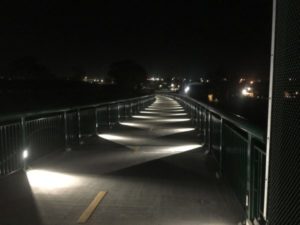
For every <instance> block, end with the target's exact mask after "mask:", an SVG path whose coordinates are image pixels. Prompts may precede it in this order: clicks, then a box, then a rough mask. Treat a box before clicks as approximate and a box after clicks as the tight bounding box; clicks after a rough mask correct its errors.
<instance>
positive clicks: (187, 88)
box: [184, 86, 190, 94]
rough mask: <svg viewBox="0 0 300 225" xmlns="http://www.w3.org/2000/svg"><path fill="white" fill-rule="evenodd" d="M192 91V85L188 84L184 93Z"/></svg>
mask: <svg viewBox="0 0 300 225" xmlns="http://www.w3.org/2000/svg"><path fill="white" fill-rule="evenodd" d="M189 91H190V86H187V87H186V88H185V89H184V93H186V94H187V93H188V92H189Z"/></svg>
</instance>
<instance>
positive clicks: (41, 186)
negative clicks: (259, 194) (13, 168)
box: [0, 96, 243, 225]
mask: <svg viewBox="0 0 300 225" xmlns="http://www.w3.org/2000/svg"><path fill="white" fill-rule="evenodd" d="M84 142H85V143H84V144H83V145H80V146H78V147H76V148H74V149H72V151H70V152H57V153H55V154H52V155H50V156H48V157H45V158H43V159H41V160H39V161H37V162H35V163H34V164H32V165H31V168H30V169H29V170H27V172H26V173H25V172H18V173H16V174H13V175H11V176H8V177H5V178H3V179H1V180H0V190H1V193H0V197H1V201H0V208H1V210H0V225H35V224H41V225H71V224H78V219H79V218H80V216H82V214H83V212H84V211H85V210H86V209H87V208H88V207H89V205H90V204H91V202H92V201H93V199H94V198H95V197H96V196H97V194H98V193H99V192H101V193H103V192H106V194H105V196H104V195H102V197H103V199H98V200H99V201H97V206H96V207H95V208H94V211H93V212H91V215H90V216H89V217H88V219H87V221H86V222H85V223H84V224H89V225H94V224H99V225H101V224H103V225H202V224H203V225H229V224H237V223H238V222H239V221H241V220H242V218H243V211H242V209H241V208H240V205H239V203H238V201H237V199H236V197H235V196H234V194H233V193H232V192H231V190H230V189H229V188H228V187H227V185H226V184H225V182H223V181H222V180H218V179H216V178H215V172H216V168H215V164H214V160H213V158H212V156H211V155H210V154H207V152H206V151H205V148H204V147H203V144H202V143H199V138H198V137H197V131H196V130H195V129H194V128H193V126H192V124H191V121H190V120H189V118H188V115H187V114H186V112H185V111H184V109H183V108H182V107H181V106H180V104H179V103H178V102H176V101H174V100H172V99H170V98H167V97H164V96H157V97H156V101H155V102H154V103H153V104H152V105H151V106H149V107H147V108H146V109H144V110H142V111H140V112H139V114H137V115H134V116H133V117H132V118H131V119H128V120H127V121H122V122H120V124H119V125H118V126H116V127H114V128H113V129H110V130H108V131H107V130H106V131H103V132H101V133H99V134H98V136H96V137H92V138H88V139H86V140H85V141H84ZM102 197H101V198H102Z"/></svg>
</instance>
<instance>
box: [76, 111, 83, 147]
mask: <svg viewBox="0 0 300 225" xmlns="http://www.w3.org/2000/svg"><path fill="white" fill-rule="evenodd" d="M77 124H78V142H79V144H82V143H81V125H80V109H77Z"/></svg>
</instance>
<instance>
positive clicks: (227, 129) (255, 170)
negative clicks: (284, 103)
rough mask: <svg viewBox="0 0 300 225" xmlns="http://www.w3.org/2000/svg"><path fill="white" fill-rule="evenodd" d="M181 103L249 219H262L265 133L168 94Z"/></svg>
mask: <svg viewBox="0 0 300 225" xmlns="http://www.w3.org/2000/svg"><path fill="white" fill-rule="evenodd" d="M167 96H169V97H171V98H173V99H175V100H177V101H178V102H180V103H181V104H182V106H183V107H184V108H185V110H186V111H187V112H188V114H189V115H190V117H191V120H192V122H193V123H194V125H195V127H196V128H197V130H198V132H199V136H200V140H201V142H202V143H203V144H205V145H206V146H207V148H208V149H209V150H210V152H211V153H212V154H213V155H214V157H215V158H216V161H217V163H218V167H219V174H220V175H223V176H224V177H225V178H226V179H227V180H228V182H229V184H230V185H231V187H232V189H233V190H234V192H235V193H236V195H237V197H238V199H239V201H240V203H241V205H242V207H243V208H244V209H245V211H246V213H247V217H248V219H250V220H252V221H253V220H257V221H261V220H263V201H264V179H265V159H266V152H265V132H264V131H263V130H261V129H259V128H257V127H255V126H253V125H251V124H249V122H247V121H246V120H244V119H242V118H239V117H238V116H235V115H231V114H228V113H226V112H223V111H221V110H217V109H215V108H213V107H211V106H209V105H206V104H204V103H201V102H199V101H196V100H195V99H192V98H190V97H188V96H185V95H178V94H167Z"/></svg>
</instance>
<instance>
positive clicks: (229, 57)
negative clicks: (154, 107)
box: [0, 0, 272, 77]
mask: <svg viewBox="0 0 300 225" xmlns="http://www.w3.org/2000/svg"><path fill="white" fill-rule="evenodd" d="M271 5H272V1H271V0H252V1H243V3H240V2H239V1H226V0H223V1H222V0H206V1H205V0H198V1H187V0H185V1H177V0H173V1H163V0H160V1H154V0H152V1H150V0H139V1H133V0H131V1H125V0H123V1H83V0H82V1H70V0H59V1H56V0H40V1H35V0H31V1H29V0H22V1H21V0H20V1H17V0H2V1H1V3H0V27H1V29H0V32H1V35H0V49H1V56H0V60H1V62H0V66H1V68H4V67H5V65H6V64H7V63H9V62H10V61H12V60H14V59H17V58H19V57H23V56H34V57H36V58H38V59H39V61H40V62H41V63H42V64H44V65H46V66H47V67H48V68H49V69H51V70H52V71H53V73H55V74H58V75H60V76H63V75H66V74H68V73H71V71H72V67H74V66H80V67H82V68H84V70H85V71H86V72H88V73H89V74H103V73H105V72H106V70H107V68H108V66H109V65H110V64H111V63H112V62H114V61H119V60H126V59H130V60H135V61H137V62H138V63H140V64H141V65H143V66H144V67H145V68H146V70H147V71H148V72H149V73H150V74H153V73H155V74H161V75H165V76H166V75H172V76H173V75H177V76H178V75H179V76H188V77H199V76H200V75H201V74H205V73H207V72H212V71H216V70H220V69H221V70H224V71H239V72H241V73H253V74H255V73H256V74H266V73H267V72H268V71H267V70H268V67H269V65H268V64H269V51H270V38H271V37H270V33H271Z"/></svg>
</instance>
